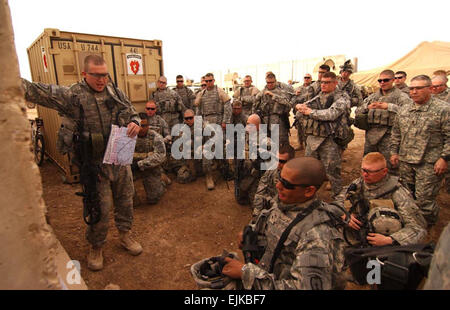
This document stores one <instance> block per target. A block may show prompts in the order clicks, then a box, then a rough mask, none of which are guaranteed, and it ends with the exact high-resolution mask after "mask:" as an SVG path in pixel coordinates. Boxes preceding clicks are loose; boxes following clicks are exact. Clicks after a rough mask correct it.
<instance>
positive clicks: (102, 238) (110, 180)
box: [23, 55, 142, 270]
mask: <svg viewBox="0 0 450 310" xmlns="http://www.w3.org/2000/svg"><path fill="white" fill-rule="evenodd" d="M83 70H84V71H83V72H82V75H83V80H82V81H80V82H78V83H76V84H74V85H72V86H70V87H64V86H57V85H47V84H42V83H30V82H28V81H26V80H23V83H24V88H25V99H26V100H28V101H32V102H34V103H37V104H39V105H42V106H45V107H47V108H50V109H54V110H56V111H58V112H59V113H60V114H61V115H64V116H65V117H66V118H68V119H71V120H73V121H74V122H75V123H76V124H78V125H79V127H81V126H82V128H79V130H80V134H81V135H84V136H87V135H89V134H91V135H97V136H98V135H102V136H103V139H104V141H105V142H107V141H108V139H109V135H110V132H111V125H118V126H127V127H128V135H129V136H130V137H133V136H136V135H137V133H138V132H139V122H140V119H139V117H138V115H137V113H136V111H135V109H134V107H133V106H132V105H131V103H130V101H129V100H128V98H127V97H126V96H125V95H124V94H123V93H122V92H121V91H120V90H118V89H114V88H113V86H112V85H111V84H109V83H108V68H107V65H106V62H105V61H104V60H103V59H102V58H101V57H100V56H97V55H89V56H87V57H86V58H85V60H84V69H83ZM83 116H84V117H83ZM73 134H74V133H72V135H73ZM104 145H105V146H106V143H105V144H104ZM102 159H103V158H98V159H95V162H96V164H97V165H98V167H99V171H100V172H99V176H98V181H97V189H98V192H99V197H100V209H101V219H100V221H99V222H98V223H97V224H93V225H89V226H88V228H87V232H86V237H87V240H88V241H89V243H90V244H91V245H92V248H91V249H90V252H89V255H88V268H89V269H91V270H100V269H102V268H103V254H102V246H103V244H104V243H105V242H106V235H107V232H108V222H109V220H108V219H109V210H110V209H111V208H112V207H113V206H114V214H115V217H114V220H115V223H116V227H117V229H118V230H119V238H120V244H121V245H122V246H123V247H124V248H126V249H127V250H128V252H129V253H130V254H132V255H139V254H140V253H141V252H142V247H141V245H140V244H139V243H138V242H136V241H134V240H133V239H132V238H131V236H130V229H131V225H132V222H133V193H134V186H133V177H132V174H131V168H130V166H129V165H127V166H119V165H109V164H102Z"/></svg>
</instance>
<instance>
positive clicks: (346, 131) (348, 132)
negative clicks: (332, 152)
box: [334, 125, 355, 148]
mask: <svg viewBox="0 0 450 310" xmlns="http://www.w3.org/2000/svg"><path fill="white" fill-rule="evenodd" d="M341 127H342V128H339V131H340V133H339V134H338V135H337V136H336V137H335V138H334V142H335V143H336V144H337V145H339V146H340V147H342V148H345V147H347V145H348V144H349V143H350V142H351V141H352V140H353V139H354V138H355V133H354V132H353V129H352V128H351V127H350V126H347V125H341Z"/></svg>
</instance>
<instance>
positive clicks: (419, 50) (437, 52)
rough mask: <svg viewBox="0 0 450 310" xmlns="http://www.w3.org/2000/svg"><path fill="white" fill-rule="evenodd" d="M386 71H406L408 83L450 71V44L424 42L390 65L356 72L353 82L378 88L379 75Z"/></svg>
mask: <svg viewBox="0 0 450 310" xmlns="http://www.w3.org/2000/svg"><path fill="white" fill-rule="evenodd" d="M385 69H391V70H393V71H394V72H396V71H400V70H401V71H405V72H406V73H407V74H408V78H407V80H406V83H407V84H409V81H410V79H412V78H413V77H415V76H416V75H419V74H426V75H428V76H430V77H431V75H432V74H433V72H434V71H436V70H446V71H447V72H449V71H450V42H442V41H433V42H427V41H425V42H422V43H420V44H419V45H418V46H417V47H416V48H415V49H413V50H412V51H411V52H409V53H408V54H406V55H405V56H403V57H402V58H400V59H399V60H397V61H395V62H393V63H392V64H390V65H387V66H383V67H379V68H375V69H372V70H367V71H361V72H355V73H353V74H352V77H351V78H352V79H353V81H354V82H355V83H356V84H358V85H365V86H375V87H377V86H378V82H377V79H378V75H379V74H380V72H381V71H383V70H385Z"/></svg>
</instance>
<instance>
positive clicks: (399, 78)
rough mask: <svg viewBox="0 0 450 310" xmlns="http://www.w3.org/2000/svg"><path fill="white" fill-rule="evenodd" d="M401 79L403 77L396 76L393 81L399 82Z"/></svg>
mask: <svg viewBox="0 0 450 310" xmlns="http://www.w3.org/2000/svg"><path fill="white" fill-rule="evenodd" d="M403 78H404V76H396V77H394V79H396V80H401V79H403Z"/></svg>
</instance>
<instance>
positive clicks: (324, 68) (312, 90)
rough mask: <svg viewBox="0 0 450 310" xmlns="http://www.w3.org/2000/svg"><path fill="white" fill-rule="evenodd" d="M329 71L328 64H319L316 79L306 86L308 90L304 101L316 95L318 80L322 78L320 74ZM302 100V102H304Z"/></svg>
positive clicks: (318, 87) (318, 86)
mask: <svg viewBox="0 0 450 310" xmlns="http://www.w3.org/2000/svg"><path fill="white" fill-rule="evenodd" d="M327 72H330V66H329V65H325V64H324V65H321V66H320V67H319V72H318V78H317V81H315V82H313V83H312V84H311V85H310V86H309V87H308V92H307V94H306V98H305V100H304V101H308V100H311V99H312V98H314V97H316V96H317V95H318V94H319V93H320V91H321V88H320V80H321V79H322V76H323V75H324V74H325V73H327ZM304 101H303V102H304Z"/></svg>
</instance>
